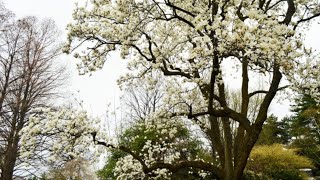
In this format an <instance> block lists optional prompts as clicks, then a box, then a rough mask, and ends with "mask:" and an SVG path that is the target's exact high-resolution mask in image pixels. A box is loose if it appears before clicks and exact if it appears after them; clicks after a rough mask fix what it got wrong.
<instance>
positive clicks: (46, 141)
mask: <svg viewBox="0 0 320 180" xmlns="http://www.w3.org/2000/svg"><path fill="white" fill-rule="evenodd" d="M35 112H36V113H34V114H33V115H32V116H31V117H30V118H29V122H28V124H27V125H26V126H25V127H24V128H23V129H22V131H21V132H20V133H21V150H20V151H21V158H25V159H29V158H35V159H37V158H39V159H38V160H44V161H45V163H49V164H53V165H54V163H63V162H67V161H69V160H72V159H75V158H78V157H81V158H84V159H87V160H92V161H94V160H96V158H97V155H98V154H99V151H98V148H96V147H95V145H94V144H93V140H92V135H91V133H93V132H97V131H98V129H97V127H98V126H99V125H100V124H99V121H98V120H94V119H92V118H90V117H89V116H88V115H87V113H86V112H85V111H77V110H73V109H69V108H62V109H54V108H52V109H49V108H45V109H43V108H42V109H36V110H35ZM99 136H102V135H100V134H99ZM100 150H101V148H100Z"/></svg>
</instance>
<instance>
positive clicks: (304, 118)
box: [290, 94, 320, 168]
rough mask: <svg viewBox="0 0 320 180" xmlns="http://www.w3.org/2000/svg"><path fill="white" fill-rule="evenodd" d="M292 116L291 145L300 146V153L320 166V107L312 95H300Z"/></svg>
mask: <svg viewBox="0 0 320 180" xmlns="http://www.w3.org/2000/svg"><path fill="white" fill-rule="evenodd" d="M292 111H293V112H295V114H294V115H293V116H292V117H291V118H290V120H291V121H290V134H291V136H292V137H293V140H292V144H291V146H293V147H296V148H299V149H300V153H301V154H303V155H305V156H307V157H309V158H310V159H312V160H313V162H314V164H315V165H316V167H318V168H319V167H320V147H319V145H320V128H319V123H320V114H319V112H320V107H319V105H318V104H317V102H316V101H315V99H314V98H312V97H311V96H310V95H307V94H304V95H300V96H299V97H298V98H297V99H296V102H295V105H294V106H293V109H292Z"/></svg>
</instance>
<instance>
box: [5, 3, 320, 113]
mask: <svg viewBox="0 0 320 180" xmlns="http://www.w3.org/2000/svg"><path fill="white" fill-rule="evenodd" d="M76 1H77V0H3V2H4V3H5V6H6V7H7V8H8V9H9V10H11V11H12V12H13V13H15V14H16V16H17V17H23V16H30V15H32V16H37V17H39V18H52V19H53V20H55V21H56V23H57V25H58V27H59V28H60V29H61V31H62V34H63V35H62V38H64V37H65V34H66V31H65V27H66V25H67V24H68V22H70V21H71V20H72V10H73V8H74V3H75V2H76ZM319 34H320V25H319V24H316V25H314V26H313V27H312V28H311V29H310V33H309V35H308V36H307V38H306V42H307V45H308V46H310V47H314V48H316V49H318V50H319V49H320V44H319V42H320V38H319V37H320V36H319ZM61 60H62V61H64V62H67V63H68V66H69V67H70V68H69V69H70V71H71V75H72V79H71V87H70V88H71V90H72V91H73V92H74V93H76V94H77V93H78V92H79V93H78V95H79V97H80V98H81V99H82V100H83V101H84V104H85V108H86V110H88V111H89V112H90V113H92V114H93V115H94V116H98V117H100V116H102V115H103V114H104V112H105V110H106V108H107V106H106V105H107V104H108V103H112V104H113V103H116V104H118V102H119V99H118V97H119V95H120V91H119V89H118V87H117V84H116V80H117V78H118V77H119V75H120V74H122V73H123V72H124V71H125V63H124V60H121V59H120V58H119V57H118V56H116V55H115V56H113V57H112V58H110V60H109V61H108V62H106V64H105V66H104V68H103V70H101V71H97V72H95V73H93V74H92V76H91V77H89V76H81V77H80V76H78V75H77V70H76V67H75V62H74V61H75V60H74V59H73V58H72V57H69V56H63V57H61ZM282 102H284V103H282V104H279V103H278V102H274V103H273V106H272V107H271V108H270V112H272V113H275V114H276V115H278V116H279V117H283V116H284V115H286V114H287V113H288V112H289V106H288V102H287V101H282Z"/></svg>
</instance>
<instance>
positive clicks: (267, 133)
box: [256, 114, 291, 145]
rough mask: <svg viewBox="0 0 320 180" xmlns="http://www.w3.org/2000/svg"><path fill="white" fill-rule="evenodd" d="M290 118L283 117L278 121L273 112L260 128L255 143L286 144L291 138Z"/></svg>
mask: <svg viewBox="0 0 320 180" xmlns="http://www.w3.org/2000/svg"><path fill="white" fill-rule="evenodd" d="M289 120H290V118H288V117H285V118H283V119H281V120H280V121H279V120H278V118H277V117H276V116H274V115H273V114H272V115H271V116H269V117H268V119H267V120H266V122H265V125H264V126H263V128H262V131H261V133H260V136H259V139H258V141H257V143H256V145H272V144H287V143H289V141H290V140H291V136H290V133H289V131H290V126H289Z"/></svg>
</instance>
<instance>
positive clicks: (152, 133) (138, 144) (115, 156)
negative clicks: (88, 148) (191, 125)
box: [97, 122, 212, 179]
mask: <svg viewBox="0 0 320 180" xmlns="http://www.w3.org/2000/svg"><path fill="white" fill-rule="evenodd" d="M177 127H178V128H177V133H176V134H175V136H174V137H172V138H168V137H162V135H161V133H159V131H160V130H159V129H156V128H155V129H152V130H150V129H149V130H147V129H146V126H145V124H144V123H141V122H137V123H136V124H134V125H133V126H132V127H129V128H128V129H126V130H125V131H124V133H123V134H122V135H121V136H120V137H119V145H124V146H126V147H128V148H130V149H131V150H132V151H134V152H141V153H143V152H142V151H141V150H142V149H143V147H144V145H145V144H146V142H147V141H151V142H152V143H153V144H154V143H161V140H163V139H166V140H165V141H166V142H170V143H172V142H178V143H176V146H175V148H174V151H177V152H180V154H181V159H187V158H191V159H195V158H201V159H204V160H208V161H211V162H212V159H211V156H210V155H209V154H208V153H207V152H206V151H205V150H204V149H202V147H201V142H200V141H198V140H196V139H194V138H192V137H191V134H190V132H189V131H188V129H187V128H186V127H185V126H177ZM183 149H184V150H183ZM185 150H186V151H185ZM126 155H127V154H126V153H124V152H122V151H120V150H112V151H111V155H110V156H109V157H108V159H107V162H106V164H105V166H104V167H103V169H101V170H99V171H98V172H97V175H98V177H100V178H101V179H116V177H115V175H114V172H113V170H114V168H115V166H116V163H117V161H118V160H119V159H120V158H121V157H125V156H126ZM188 171H192V172H193V174H192V175H190V174H189V172H188ZM191 176H192V177H193V178H195V179H202V178H201V177H200V176H199V174H198V173H197V171H196V170H190V169H188V168H187V169H181V170H180V171H178V172H176V173H173V174H172V175H171V178H173V179H184V178H186V177H191ZM209 176H210V175H209Z"/></svg>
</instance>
